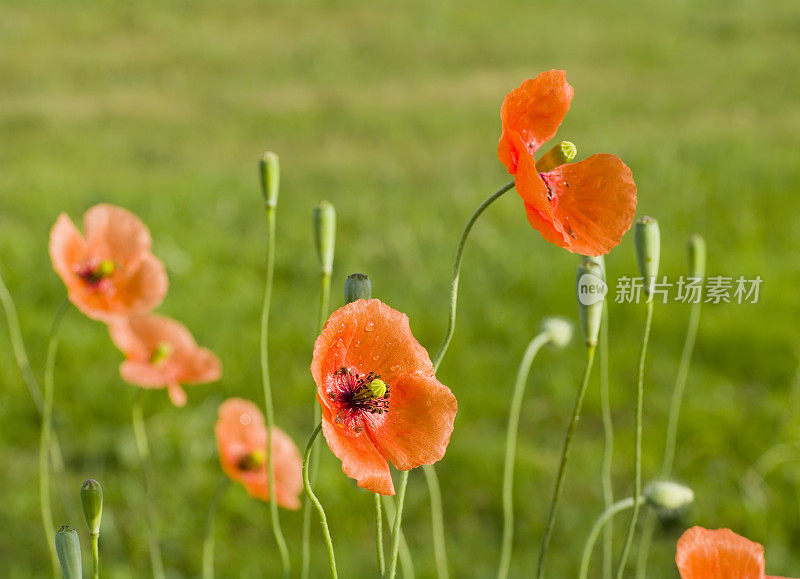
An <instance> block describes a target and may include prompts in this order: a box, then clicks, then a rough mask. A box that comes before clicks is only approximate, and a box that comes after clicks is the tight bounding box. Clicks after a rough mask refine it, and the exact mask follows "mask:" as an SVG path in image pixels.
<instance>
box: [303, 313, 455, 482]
mask: <svg viewBox="0 0 800 579" xmlns="http://www.w3.org/2000/svg"><path fill="white" fill-rule="evenodd" d="M311 373H312V375H313V376H314V381H315V382H316V383H317V398H318V399H319V402H320V404H321V405H322V432H323V434H324V435H325V439H326V440H327V442H328V446H329V447H330V449H331V451H333V454H335V455H336V456H337V457H338V458H339V459H341V461H342V470H343V471H344V473H345V474H346V475H347V476H349V477H351V478H354V479H355V480H356V481H357V482H358V486H360V487H363V488H365V489H369V490H371V491H372V492H375V493H380V494H382V495H393V494H394V484H393V483H392V477H391V474H390V472H389V464H388V462H387V460H388V461H391V463H392V464H393V465H394V466H395V467H396V468H398V469H400V470H410V469H412V468H415V467H418V466H420V465H423V464H433V463H434V462H436V461H438V460H439V459H441V458H442V457H443V456H444V453H445V450H446V449H447V444H448V442H449V441H450V434H451V433H452V432H453V420H454V419H455V415H456V399H455V396H453V393H452V392H450V389H449V388H447V386H444V385H443V384H441V383H440V382H439V381H438V380H437V379H436V376H434V373H433V364H432V363H431V360H430V358H429V357H428V353H427V352H426V351H425V348H423V347H422V346H421V345H420V344H419V342H417V341H416V340H415V339H414V336H413V335H412V334H411V328H410V327H409V324H408V317H407V316H406V315H405V314H402V313H400V312H398V311H396V310H393V309H392V308H390V307H389V306H387V305H386V304H384V303H381V302H380V301H379V300H357V301H355V302H353V303H350V304H348V305H346V306H344V307H342V308H339V309H338V310H336V311H335V312H334V313H333V314H331V317H330V318H328V321H327V323H326V324H325V327H324V328H323V330H322V333H321V334H320V335H319V337H318V338H317V341H316V343H315V344H314V359H313V361H312V362H311Z"/></svg>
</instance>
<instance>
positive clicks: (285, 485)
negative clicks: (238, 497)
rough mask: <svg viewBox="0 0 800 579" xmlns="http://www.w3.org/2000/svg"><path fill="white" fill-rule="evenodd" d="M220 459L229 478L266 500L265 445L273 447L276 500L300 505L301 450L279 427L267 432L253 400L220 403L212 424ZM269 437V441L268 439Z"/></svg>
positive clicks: (267, 488)
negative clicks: (269, 433) (217, 416)
mask: <svg viewBox="0 0 800 579" xmlns="http://www.w3.org/2000/svg"><path fill="white" fill-rule="evenodd" d="M215 431H216V433H217V446H218V448H219V461H220V463H221V464H222V470H223V471H225V474H226V475H228V477H230V479H231V480H234V481H236V482H240V483H242V485H243V486H244V488H245V489H246V490H247V492H248V494H249V495H250V496H251V497H255V498H257V499H261V500H262V501H268V500H269V496H270V495H269V482H268V481H269V478H268V476H267V447H268V445H269V447H270V448H271V449H272V465H273V467H272V468H273V472H274V476H275V501H276V502H277V503H278V504H279V505H280V506H282V507H285V508H287V509H298V508H300V498H299V496H300V492H301V491H302V490H303V479H302V475H301V468H302V461H301V459H300V451H299V450H297V447H296V446H295V444H294V442H292V439H291V438H289V436H288V435H287V434H286V433H285V432H283V431H282V430H281V429H280V428H278V427H273V428H272V437H270V436H269V435H268V434H267V427H266V426H265V425H264V416H263V415H262V414H261V411H260V410H259V409H258V407H256V405H255V404H253V403H252V402H249V401H247V400H243V399H242V398H229V399H228V400H226V401H225V402H223V403H222V404H221V405H220V407H219V420H217V425H216V427H215ZM270 438H272V441H271V443H270V440H269V439H270Z"/></svg>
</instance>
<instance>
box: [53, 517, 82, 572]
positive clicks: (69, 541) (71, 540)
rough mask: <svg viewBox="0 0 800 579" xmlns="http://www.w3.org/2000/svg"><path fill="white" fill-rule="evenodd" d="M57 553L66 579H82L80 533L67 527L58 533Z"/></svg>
mask: <svg viewBox="0 0 800 579" xmlns="http://www.w3.org/2000/svg"><path fill="white" fill-rule="evenodd" d="M56 553H58V562H59V563H60V564H61V571H62V572H63V573H64V579H81V577H82V576H83V570H82V568H81V541H80V539H79V538H78V531H76V530H75V529H72V528H70V527H68V526H66V525H64V526H63V527H61V528H60V529H59V530H58V532H56Z"/></svg>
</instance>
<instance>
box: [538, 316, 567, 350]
mask: <svg viewBox="0 0 800 579" xmlns="http://www.w3.org/2000/svg"><path fill="white" fill-rule="evenodd" d="M540 331H541V333H543V334H547V336H548V337H549V339H550V343H551V344H552V345H553V346H555V347H556V348H566V347H567V346H568V345H569V343H570V341H571V340H572V323H571V322H570V321H569V320H567V319H566V318H560V317H551V318H545V319H544V320H542V325H541V327H540Z"/></svg>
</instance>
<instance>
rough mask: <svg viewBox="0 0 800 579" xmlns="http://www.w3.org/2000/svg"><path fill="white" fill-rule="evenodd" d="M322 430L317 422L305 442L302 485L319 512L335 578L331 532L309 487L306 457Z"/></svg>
mask: <svg viewBox="0 0 800 579" xmlns="http://www.w3.org/2000/svg"><path fill="white" fill-rule="evenodd" d="M321 430H322V424H321V423H320V424H317V427H316V428H315V429H314V432H313V433H312V434H311V438H309V439H308V444H306V451H305V454H304V455H303V487H304V488H305V489H306V494H307V495H308V498H309V500H310V501H311V502H312V503H313V505H314V507H315V508H316V509H317V512H318V513H319V522H320V525H322V534H323V535H324V537H325V543H326V544H327V546H328V558H329V560H330V566H331V577H333V578H334V579H336V577H338V574H337V573H336V557H335V555H334V553H333V541H332V540H331V532H330V530H329V529H328V518H327V517H326V516H325V509H323V508H322V503H320V502H319V499H318V498H317V495H315V494H314V491H313V490H312V489H311V481H309V479H308V459H309V456H310V455H311V449H312V448H313V447H314V441H315V440H316V439H317V436H318V435H319V433H320V431H321Z"/></svg>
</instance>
